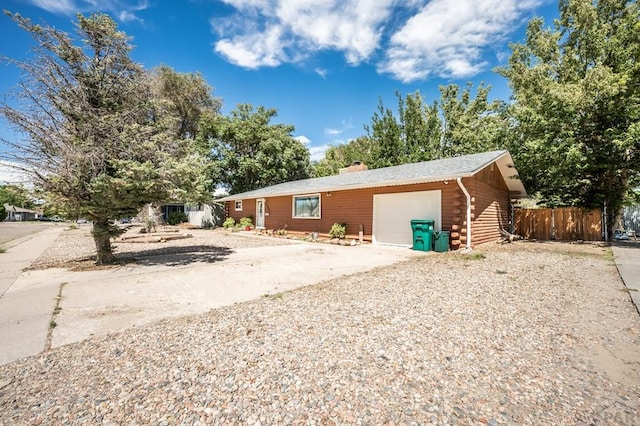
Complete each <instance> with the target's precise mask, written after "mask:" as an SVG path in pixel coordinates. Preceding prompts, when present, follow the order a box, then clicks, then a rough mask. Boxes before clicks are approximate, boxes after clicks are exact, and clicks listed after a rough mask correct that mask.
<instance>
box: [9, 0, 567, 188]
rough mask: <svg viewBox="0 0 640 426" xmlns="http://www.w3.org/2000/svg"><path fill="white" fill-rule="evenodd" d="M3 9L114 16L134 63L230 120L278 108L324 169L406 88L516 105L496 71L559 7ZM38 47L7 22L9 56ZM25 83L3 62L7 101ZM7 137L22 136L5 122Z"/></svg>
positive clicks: (500, 1) (454, 2)
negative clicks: (187, 77)
mask: <svg viewBox="0 0 640 426" xmlns="http://www.w3.org/2000/svg"><path fill="white" fill-rule="evenodd" d="M0 8H2V9H6V10H9V11H11V12H17V13H20V14H21V15H23V16H26V17H29V18H31V19H32V20H33V21H35V22H44V23H47V24H50V25H54V26H56V27H57V28H60V29H62V30H65V31H68V32H72V31H73V21H74V19H75V14H76V13H77V12H81V13H85V14H86V13H90V12H92V11H96V10H100V11H102V12H106V13H109V14H110V15H111V16H112V17H113V18H114V19H115V20H116V21H117V22H118V25H119V27H120V29H121V30H123V31H125V32H126V33H127V34H129V35H130V36H132V37H133V44H134V45H135V46H136V47H135V49H134V51H133V53H132V56H133V58H134V60H136V61H137V62H140V63H142V64H143V65H144V66H145V67H146V68H149V69H150V68H153V67H156V66H158V65H160V64H165V65H168V66H171V67H173V68H174V69H176V70H177V71H179V72H195V71H199V72H201V73H202V75H203V76H204V78H205V79H206V80H207V82H208V83H209V84H210V85H211V86H213V87H214V94H215V95H216V96H218V97H220V98H222V101H223V103H224V108H223V112H224V113H228V112H229V111H231V110H232V109H233V108H234V107H235V106H236V105H237V104H239V103H250V104H253V105H254V106H258V105H262V106H265V107H272V108H276V109H277V110H278V117H277V119H276V122H282V123H287V124H292V125H294V126H295V129H296V130H295V133H294V135H295V136H296V137H298V138H299V139H300V140H301V141H303V142H304V143H306V144H307V146H308V147H309V150H310V152H311V154H312V158H313V159H318V158H321V157H322V154H323V152H324V150H325V149H326V147H327V146H329V145H337V144H340V143H346V142H348V141H349V140H351V139H353V138H355V137H358V136H360V135H362V134H364V130H363V125H364V124H367V123H369V122H370V121H371V116H372V114H373V113H374V111H375V110H376V108H377V103H378V99H379V98H382V100H383V102H384V104H385V106H389V107H395V106H396V98H395V91H396V90H399V91H400V93H402V94H403V95H404V94H407V93H412V92H415V91H416V90H419V91H420V92H421V93H422V95H423V96H424V97H425V98H426V100H427V102H429V103H431V102H432V101H433V100H434V99H438V98H439V91H438V87H439V85H445V84H449V83H456V84H459V85H464V84H466V83H467V82H469V81H471V82H473V83H474V86H477V85H478V84H479V83H480V82H485V83H487V84H490V85H492V87H493V89H492V97H494V98H501V99H505V100H506V99H508V98H509V89H508V86H507V84H506V81H505V80H504V79H502V78H501V77H500V76H498V75H496V74H495V73H494V72H493V71H492V69H493V68H494V67H495V66H498V65H500V64H504V63H505V61H506V60H507V59H508V57H509V55H510V50H509V48H508V43H509V42H510V41H521V40H522V39H523V37H524V30H525V27H526V23H527V21H528V20H529V19H531V18H532V17H534V16H543V17H544V18H545V20H546V22H547V25H551V23H552V19H553V18H554V17H556V15H557V2H555V1H549V0H405V1H400V0H324V1H319V0H315V1H313V0H183V1H179V0H174V1H170V0H0ZM97 8H100V9H97ZM31 47H33V42H32V40H31V38H30V37H29V36H28V35H27V34H25V33H24V32H23V31H22V30H20V29H18V28H17V26H16V25H15V24H14V23H13V22H12V21H11V20H10V19H9V18H8V17H6V16H4V15H2V16H0V55H2V56H6V57H10V58H17V59H20V58H23V57H24V56H25V54H27V53H28V52H29V50H30V49H31ZM18 81H19V73H18V70H17V69H15V67H13V66H11V65H8V64H7V63H2V64H1V65H0V96H3V95H4V94H5V93H8V92H9V91H10V90H11V89H12V88H14V87H15V86H16V84H17V82H18ZM0 136H2V137H12V136H11V133H10V132H9V131H8V130H7V127H6V124H5V123H2V122H0ZM2 149H3V146H1V145H0V150H2ZM5 149H6V148H5ZM0 179H1V178H0Z"/></svg>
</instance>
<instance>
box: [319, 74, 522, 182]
mask: <svg viewBox="0 0 640 426" xmlns="http://www.w3.org/2000/svg"><path fill="white" fill-rule="evenodd" d="M472 89H473V87H472V85H471V84H468V85H467V86H466V87H464V88H463V89H461V88H460V87H459V86H457V85H455V84H451V85H448V86H440V99H437V100H434V101H433V102H432V103H430V104H429V103H427V101H426V100H425V99H424V97H423V96H422V95H421V94H420V92H415V93H409V94H407V95H406V96H405V97H403V96H402V95H401V94H400V93H399V92H396V97H397V99H398V107H397V111H396V112H394V111H393V110H392V109H391V108H389V107H386V106H385V105H384V104H383V103H382V100H380V101H379V103H378V110H377V111H376V112H374V114H373V116H372V118H371V123H370V124H368V125H365V126H364V128H365V131H366V136H362V137H360V138H357V139H354V140H353V141H351V142H349V143H348V144H344V145H338V146H336V147H330V148H329V149H328V150H327V152H326V153H325V157H324V158H323V159H322V160H320V161H319V162H318V163H316V164H315V165H314V166H315V167H314V174H315V175H316V176H326V175H329V174H336V173H337V172H338V170H339V169H340V168H342V167H347V166H349V165H350V164H351V163H352V162H353V161H358V160H360V161H364V162H365V163H366V164H367V165H368V166H369V167H371V168H379V167H387V166H395V165H398V164H406V163H415V162H419V161H429V160H436V159H439V158H445V157H452V156H457V155H464V154H472V153H476V152H483V151H489V150H492V149H502V148H504V147H505V146H506V145H507V136H508V131H509V129H510V127H511V119H510V117H509V116H508V114H507V108H506V105H505V104H504V103H503V102H501V101H489V92H490V90H491V88H490V87H489V86H485V85H483V84H481V85H480V86H479V87H478V89H477V91H476V94H475V96H473V94H472Z"/></svg>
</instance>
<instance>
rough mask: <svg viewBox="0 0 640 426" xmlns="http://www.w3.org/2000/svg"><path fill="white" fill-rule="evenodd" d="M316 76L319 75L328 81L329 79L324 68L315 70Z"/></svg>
mask: <svg viewBox="0 0 640 426" xmlns="http://www.w3.org/2000/svg"><path fill="white" fill-rule="evenodd" d="M313 71H314V72H315V73H316V74H318V75H319V76H320V77H322V78H324V79H326V78H327V70H325V69H324V68H316V69H314V70H313Z"/></svg>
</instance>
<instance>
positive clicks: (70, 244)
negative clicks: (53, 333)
mask: <svg viewBox="0 0 640 426" xmlns="http://www.w3.org/2000/svg"><path fill="white" fill-rule="evenodd" d="M164 230H174V231H175V230H177V228H176V227H166V228H164V227H159V228H158V231H164ZM139 231H140V227H139V226H134V227H132V228H130V229H129V230H128V231H127V232H126V233H125V234H124V235H131V234H138V233H139ZM179 231H180V233H184V234H190V235H191V238H184V239H179V240H172V241H168V242H161V243H139V242H126V241H116V242H112V247H113V251H114V253H115V254H116V256H117V257H118V259H120V260H122V261H126V262H134V263H135V261H136V260H139V259H142V258H146V257H150V256H161V255H167V254H172V253H173V254H175V253H182V254H185V253H192V254H194V261H195V260H197V258H198V256H200V257H203V256H206V255H207V254H215V253H217V252H218V251H219V250H220V249H235V248H249V247H263V246H273V245H282V244H291V242H290V241H288V240H284V239H276V238H251V237H247V236H244V235H239V234H236V233H230V232H227V231H224V230H222V229H215V230H207V229H180V230H179ZM90 232H91V227H90V225H84V226H80V227H79V228H75V229H67V230H65V231H64V232H63V233H62V234H60V236H59V237H58V239H57V240H56V241H55V243H54V244H53V245H51V247H49V248H48V249H47V250H45V252H44V253H43V254H42V256H40V257H39V258H38V259H37V260H36V261H35V262H34V263H33V264H32V265H31V268H32V269H46V268H52V267H60V266H63V267H71V268H80V269H83V268H91V267H92V264H93V262H94V261H95V256H96V247H95V244H94V242H93V238H92V237H91V233H90Z"/></svg>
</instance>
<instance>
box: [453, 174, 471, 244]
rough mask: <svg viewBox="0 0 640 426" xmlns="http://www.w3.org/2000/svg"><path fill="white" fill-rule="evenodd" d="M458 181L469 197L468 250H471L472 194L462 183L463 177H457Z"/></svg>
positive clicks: (465, 194)
mask: <svg viewBox="0 0 640 426" xmlns="http://www.w3.org/2000/svg"><path fill="white" fill-rule="evenodd" d="M456 182H458V186H459V187H460V189H462V192H464V196H465V197H467V247H466V250H471V195H469V191H467V188H465V187H464V185H463V184H462V178H456Z"/></svg>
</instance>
